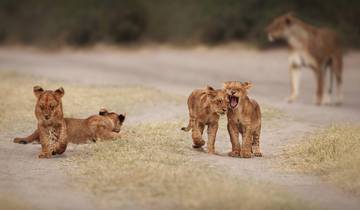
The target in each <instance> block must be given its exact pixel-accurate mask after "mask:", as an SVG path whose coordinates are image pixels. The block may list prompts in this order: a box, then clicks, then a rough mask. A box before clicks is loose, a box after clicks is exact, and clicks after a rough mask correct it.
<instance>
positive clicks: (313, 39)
mask: <svg viewBox="0 0 360 210" xmlns="http://www.w3.org/2000/svg"><path fill="white" fill-rule="evenodd" d="M266 31H267V33H268V37H269V39H270V41H273V40H275V39H284V40H286V41H287V43H288V44H289V46H290V48H291V54H290V57H289V69H290V74H291V77H292V79H291V95H290V97H289V100H288V101H289V102H293V101H295V100H296V99H297V97H298V93H299V80H300V78H299V77H300V75H299V74H300V72H299V70H300V68H301V67H307V68H310V69H312V70H313V71H314V73H315V77H316V104H318V105H321V104H323V103H327V102H328V101H326V99H327V98H326V97H325V96H324V94H325V93H324V92H325V91H324V88H325V87H324V84H325V82H326V81H325V77H326V73H327V69H330V71H329V72H328V73H329V74H330V77H329V78H330V81H329V83H330V84H329V85H330V88H329V90H328V92H329V94H331V92H332V87H331V86H332V82H333V81H332V80H333V78H335V79H336V83H337V86H336V87H337V101H336V103H337V104H340V103H341V102H342V82H343V81H342V68H343V55H342V54H343V53H342V46H341V43H340V40H339V38H338V36H337V34H336V33H335V32H333V31H332V30H330V29H327V28H318V27H315V26H312V25H309V24H307V23H305V22H303V21H302V20H300V19H298V18H296V17H295V16H294V15H293V14H291V13H289V14H285V15H283V16H280V17H278V18H275V19H274V21H273V22H272V23H271V24H270V25H269V26H268V27H267V28H266ZM326 96H327V95H326Z"/></svg>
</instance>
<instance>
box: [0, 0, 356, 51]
mask: <svg viewBox="0 0 360 210" xmlns="http://www.w3.org/2000/svg"><path fill="white" fill-rule="evenodd" d="M288 11H293V12H295V14H296V15H297V16H299V17H301V18H302V19H303V20H305V21H307V22H309V23H312V24H314V25H317V26H328V27H331V28H333V29H335V30H337V31H338V32H339V34H340V35H341V36H343V40H344V43H345V44H346V45H347V46H349V47H360V22H359V21H358V20H359V18H360V1H358V0H334V1H324V0H266V1H264V0H197V1H194V0H0V42H8V43H13V42H14V43H19V42H20V43H22V44H42V45H62V44H71V45H80V46H83V45H89V44H93V43H96V42H99V41H101V42H110V43H131V42H138V41H142V42H144V41H145V42H146V41H151V42H160V43H162V42H171V43H181V44H189V43H194V42H203V43H208V44H218V43H223V42H227V41H247V42H252V43H255V44H257V45H258V46H266V45H268V42H267V40H266V35H265V33H264V27H265V26H266V25H267V24H268V23H269V22H270V21H271V20H272V19H273V18H274V17H276V16H278V15H282V14H284V13H286V12H288Z"/></svg>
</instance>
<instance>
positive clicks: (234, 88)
mask: <svg viewBox="0 0 360 210" xmlns="http://www.w3.org/2000/svg"><path fill="white" fill-rule="evenodd" d="M251 86H252V84H251V83H250V82H244V83H241V82H237V81H229V82H225V83H224V90H225V92H226V94H227V97H228V100H229V102H230V103H229V106H230V108H232V109H235V108H236V107H237V106H238V104H239V102H240V101H241V99H242V98H244V97H246V96H247V90H248V89H249V88H251Z"/></svg>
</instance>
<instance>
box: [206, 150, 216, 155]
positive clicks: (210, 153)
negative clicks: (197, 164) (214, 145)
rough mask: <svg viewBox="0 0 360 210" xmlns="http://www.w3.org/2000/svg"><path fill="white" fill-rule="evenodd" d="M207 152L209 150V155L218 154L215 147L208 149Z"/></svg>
mask: <svg viewBox="0 0 360 210" xmlns="http://www.w3.org/2000/svg"><path fill="white" fill-rule="evenodd" d="M207 152H208V154H209V155H216V152H215V150H214V149H208V151H207Z"/></svg>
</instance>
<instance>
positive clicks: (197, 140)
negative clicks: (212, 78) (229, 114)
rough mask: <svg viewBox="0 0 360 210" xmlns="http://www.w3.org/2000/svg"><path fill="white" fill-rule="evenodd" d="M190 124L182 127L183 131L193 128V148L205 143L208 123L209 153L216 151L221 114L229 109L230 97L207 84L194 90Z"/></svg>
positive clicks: (190, 100)
mask: <svg viewBox="0 0 360 210" xmlns="http://www.w3.org/2000/svg"><path fill="white" fill-rule="evenodd" d="M187 103H188V108H189V124H188V126H187V127H183V128H181V130H183V131H190V130H192V139H193V148H200V147H202V146H203V145H204V144H205V141H204V140H203V138H202V134H203V132H204V128H205V126H206V125H207V126H208V127H207V132H208V153H210V154H214V153H215V139H216V133H217V130H218V127H219V125H218V121H219V118H220V115H223V114H225V113H226V111H227V107H228V97H227V96H226V93H225V91H223V90H221V89H218V90H215V89H214V88H212V87H210V86H207V87H206V88H205V89H198V90H194V91H193V92H192V93H191V94H190V96H189V98H188V102H187Z"/></svg>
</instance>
